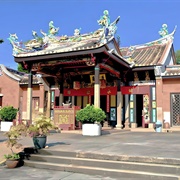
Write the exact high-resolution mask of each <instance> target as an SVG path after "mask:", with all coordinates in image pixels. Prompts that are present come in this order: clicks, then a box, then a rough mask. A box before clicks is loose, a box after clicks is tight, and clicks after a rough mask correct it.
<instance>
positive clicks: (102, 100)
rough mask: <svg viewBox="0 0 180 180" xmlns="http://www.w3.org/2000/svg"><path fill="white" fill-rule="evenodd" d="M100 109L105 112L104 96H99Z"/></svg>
mask: <svg viewBox="0 0 180 180" xmlns="http://www.w3.org/2000/svg"><path fill="white" fill-rule="evenodd" d="M100 108H101V109H102V110H103V111H105V112H106V96H100Z"/></svg>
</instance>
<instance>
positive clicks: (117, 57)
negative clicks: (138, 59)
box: [104, 51, 130, 68]
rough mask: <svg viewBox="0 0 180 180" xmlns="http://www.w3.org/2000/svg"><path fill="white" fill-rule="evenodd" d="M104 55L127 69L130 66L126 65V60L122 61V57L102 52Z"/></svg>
mask: <svg viewBox="0 0 180 180" xmlns="http://www.w3.org/2000/svg"><path fill="white" fill-rule="evenodd" d="M104 53H105V54H106V55H108V56H109V57H110V58H112V59H114V60H115V61H116V62H118V63H119V64H121V65H123V66H125V67H128V68H129V66H130V63H128V62H127V61H126V60H124V59H123V57H120V56H118V55H117V54H115V53H109V52H108V51H104Z"/></svg>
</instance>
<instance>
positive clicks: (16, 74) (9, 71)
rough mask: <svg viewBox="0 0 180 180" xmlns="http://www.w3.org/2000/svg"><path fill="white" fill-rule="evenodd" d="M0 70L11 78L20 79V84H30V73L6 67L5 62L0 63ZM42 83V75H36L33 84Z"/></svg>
mask: <svg viewBox="0 0 180 180" xmlns="http://www.w3.org/2000/svg"><path fill="white" fill-rule="evenodd" d="M0 70H1V71H3V72H4V73H5V74H6V75H7V76H9V77H10V78H12V79H14V80H16V81H19V84H28V74H26V73H23V72H19V71H17V70H14V69H11V68H8V67H5V66H4V65H3V64H0ZM41 83H42V79H41V77H38V76H36V75H34V76H33V84H41Z"/></svg>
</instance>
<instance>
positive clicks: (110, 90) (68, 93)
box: [64, 87, 117, 96]
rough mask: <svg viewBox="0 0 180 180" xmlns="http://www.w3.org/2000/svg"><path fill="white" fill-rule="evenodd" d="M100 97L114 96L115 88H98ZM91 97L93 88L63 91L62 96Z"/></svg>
mask: <svg viewBox="0 0 180 180" xmlns="http://www.w3.org/2000/svg"><path fill="white" fill-rule="evenodd" d="M100 94H101V95H116V94H117V87H106V88H100ZM89 95H91V96H93V95H94V88H81V89H64V96H89Z"/></svg>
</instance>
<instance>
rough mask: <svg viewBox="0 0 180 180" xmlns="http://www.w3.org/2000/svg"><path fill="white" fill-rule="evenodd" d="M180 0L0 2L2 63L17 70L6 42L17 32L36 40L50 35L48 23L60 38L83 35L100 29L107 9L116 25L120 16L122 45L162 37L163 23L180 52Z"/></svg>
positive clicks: (10, 48) (14, 0)
mask: <svg viewBox="0 0 180 180" xmlns="http://www.w3.org/2000/svg"><path fill="white" fill-rule="evenodd" d="M179 9H180V0H0V24H1V25H0V27H1V28H0V39H3V40H4V43H3V44H0V64H4V65H5V66H7V67H10V68H13V69H17V64H16V63H15V61H14V57H13V55H12V46H11V44H10V42H9V40H8V39H7V38H8V37H9V33H11V34H13V33H16V35H17V36H18V40H19V41H22V42H25V41H27V40H30V39H33V37H32V30H34V31H36V32H37V33H38V35H41V33H40V30H43V31H44V32H48V28H49V26H48V24H49V22H50V21H53V22H54V26H55V27H59V28H60V29H59V33H58V36H62V35H68V36H71V35H73V34H74V29H76V28H81V34H84V33H89V32H93V31H95V30H97V29H98V28H100V26H99V25H98V23H97V20H99V19H100V17H101V16H102V15H103V11H104V10H108V11H109V15H110V20H111V22H113V21H114V20H115V19H116V18H117V17H118V16H120V21H119V22H118V24H117V27H118V29H117V32H116V35H115V37H118V36H119V37H120V46H121V47H127V46H128V47H129V46H133V45H138V44H144V43H147V42H151V41H154V40H157V39H159V38H160V35H159V34H158V31H159V30H160V29H161V27H162V24H167V25H168V31H169V33H171V32H172V31H173V30H174V28H175V26H176V25H177V29H176V33H175V35H174V49H175V51H177V50H180V11H179Z"/></svg>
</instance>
